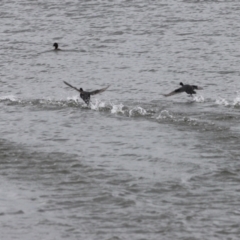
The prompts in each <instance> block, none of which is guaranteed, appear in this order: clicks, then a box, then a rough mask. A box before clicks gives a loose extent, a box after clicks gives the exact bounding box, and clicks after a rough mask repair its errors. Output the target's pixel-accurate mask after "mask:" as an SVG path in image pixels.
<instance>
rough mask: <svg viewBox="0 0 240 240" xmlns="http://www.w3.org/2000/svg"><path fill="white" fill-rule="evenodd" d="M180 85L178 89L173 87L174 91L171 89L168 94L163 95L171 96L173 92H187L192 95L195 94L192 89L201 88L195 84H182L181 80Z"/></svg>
mask: <svg viewBox="0 0 240 240" xmlns="http://www.w3.org/2000/svg"><path fill="white" fill-rule="evenodd" d="M180 85H181V86H182V87H180V88H178V89H175V90H174V91H172V92H170V93H168V94H164V96H165V97H169V96H172V95H174V94H177V93H182V92H186V93H187V94H190V95H191V96H192V94H196V92H195V91H194V90H202V88H201V87H198V86H196V85H189V84H183V83H182V82H180Z"/></svg>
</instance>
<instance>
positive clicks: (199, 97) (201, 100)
mask: <svg viewBox="0 0 240 240" xmlns="http://www.w3.org/2000/svg"><path fill="white" fill-rule="evenodd" d="M193 101H194V102H199V103H200V102H201V103H202V102H204V97H203V96H202V95H196V96H193Z"/></svg>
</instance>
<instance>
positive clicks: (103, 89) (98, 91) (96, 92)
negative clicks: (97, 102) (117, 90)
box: [89, 85, 110, 95]
mask: <svg viewBox="0 0 240 240" xmlns="http://www.w3.org/2000/svg"><path fill="white" fill-rule="evenodd" d="M109 87H110V85H109V86H107V87H105V88H102V89H99V90H95V91H92V92H89V93H90V95H95V94H98V93H102V92H104V91H105V90H107V89H108V88H109Z"/></svg>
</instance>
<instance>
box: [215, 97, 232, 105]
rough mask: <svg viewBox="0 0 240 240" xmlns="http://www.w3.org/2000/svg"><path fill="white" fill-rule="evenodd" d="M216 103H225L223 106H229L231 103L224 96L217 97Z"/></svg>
mask: <svg viewBox="0 0 240 240" xmlns="http://www.w3.org/2000/svg"><path fill="white" fill-rule="evenodd" d="M215 103H216V104H218V105H223V106H228V105H229V102H228V101H227V100H226V99H224V98H219V99H217V100H216V102H215Z"/></svg>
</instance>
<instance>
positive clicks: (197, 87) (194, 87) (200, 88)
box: [192, 85, 203, 90]
mask: <svg viewBox="0 0 240 240" xmlns="http://www.w3.org/2000/svg"><path fill="white" fill-rule="evenodd" d="M192 88H193V89H197V90H203V88H202V87H199V86H196V85H192Z"/></svg>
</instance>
